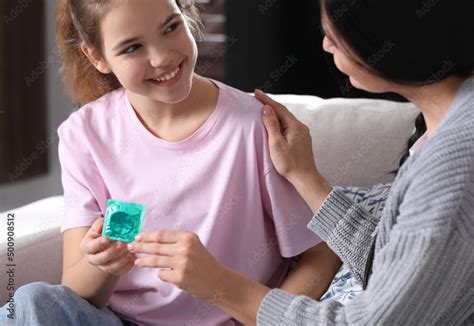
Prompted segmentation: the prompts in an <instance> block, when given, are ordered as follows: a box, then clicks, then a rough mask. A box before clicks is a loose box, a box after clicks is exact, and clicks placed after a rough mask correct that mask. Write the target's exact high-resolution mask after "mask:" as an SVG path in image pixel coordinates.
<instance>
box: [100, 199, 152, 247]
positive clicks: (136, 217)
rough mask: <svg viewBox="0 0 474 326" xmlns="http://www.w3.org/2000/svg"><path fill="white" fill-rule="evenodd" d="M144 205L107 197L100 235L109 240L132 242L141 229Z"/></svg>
mask: <svg viewBox="0 0 474 326" xmlns="http://www.w3.org/2000/svg"><path fill="white" fill-rule="evenodd" d="M144 214H145V206H144V205H141V204H134V203H127V202H121V201H118V200H113V199H109V200H108V201H107V210H106V212H105V221H104V227H103V229H102V235H103V236H107V237H109V239H111V240H116V241H122V242H127V243H128V242H133V241H135V236H137V235H138V234H139V233H140V232H141V230H142V223H143V216H144Z"/></svg>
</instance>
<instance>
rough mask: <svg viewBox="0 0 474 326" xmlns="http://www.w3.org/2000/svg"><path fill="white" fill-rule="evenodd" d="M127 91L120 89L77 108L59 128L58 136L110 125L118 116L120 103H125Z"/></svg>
mask: <svg viewBox="0 0 474 326" xmlns="http://www.w3.org/2000/svg"><path fill="white" fill-rule="evenodd" d="M124 96H125V89H123V88H119V89H116V90H114V91H112V92H109V93H107V94H105V95H103V96H102V97H100V98H98V99H97V100H95V101H92V102H89V103H87V104H85V105H83V106H81V107H78V108H76V109H75V110H74V111H73V112H72V113H71V114H70V115H69V117H68V118H67V119H66V120H65V121H63V122H62V123H61V124H60V126H59V127H58V134H59V135H60V136H61V135H66V134H68V133H73V132H82V133H86V132H88V131H91V130H93V129H96V130H98V129H100V128H101V127H103V126H105V125H107V124H110V121H111V120H113V119H115V118H116V117H117V114H118V109H119V108H120V107H121V105H120V103H122V102H123V103H124V101H125V99H124Z"/></svg>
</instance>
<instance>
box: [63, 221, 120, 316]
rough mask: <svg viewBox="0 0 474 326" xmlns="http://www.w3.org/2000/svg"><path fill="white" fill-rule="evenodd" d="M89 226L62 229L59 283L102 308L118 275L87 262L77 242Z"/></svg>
mask: <svg viewBox="0 0 474 326" xmlns="http://www.w3.org/2000/svg"><path fill="white" fill-rule="evenodd" d="M88 230H89V228H73V229H69V230H66V231H64V245H63V246H64V259H63V275H62V280H61V284H62V285H64V286H67V287H68V288H70V289H71V290H73V291H74V292H76V293H77V294H78V295H79V296H80V297H81V298H83V299H85V300H87V301H88V302H89V303H90V304H92V305H94V306H96V307H97V308H99V309H101V308H103V307H104V306H105V305H106V303H107V301H108V300H109V299H110V297H111V296H112V292H113V289H114V287H115V285H116V283H117V281H118V279H119V277H117V276H114V275H111V274H108V273H105V272H103V271H101V270H100V269H98V268H97V267H95V266H93V265H91V264H89V262H88V261H87V260H86V258H85V256H84V255H83V254H82V253H81V251H80V250H79V244H80V242H81V240H82V239H83V238H84V236H85V235H86V234H87V232H88Z"/></svg>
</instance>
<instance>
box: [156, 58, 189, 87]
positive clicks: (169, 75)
mask: <svg viewBox="0 0 474 326" xmlns="http://www.w3.org/2000/svg"><path fill="white" fill-rule="evenodd" d="M183 63H184V61H183V62H181V63H180V64H179V66H178V67H176V68H175V69H174V70H172V71H170V72H168V73H166V74H163V75H161V76H160V77H157V78H152V79H150V81H152V82H154V83H163V82H166V81H170V80H173V79H174V78H175V77H176V76H177V75H178V74H179V72H180V71H181V69H183Z"/></svg>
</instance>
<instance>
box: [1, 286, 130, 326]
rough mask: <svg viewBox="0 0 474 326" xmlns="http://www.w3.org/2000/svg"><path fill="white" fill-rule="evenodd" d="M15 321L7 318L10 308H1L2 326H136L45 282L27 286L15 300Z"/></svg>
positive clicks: (18, 291)
mask: <svg viewBox="0 0 474 326" xmlns="http://www.w3.org/2000/svg"><path fill="white" fill-rule="evenodd" d="M13 299H14V304H15V308H14V309H15V311H14V314H13V317H14V319H11V318H8V314H9V313H10V312H9V311H8V310H7V308H8V304H6V305H4V306H3V307H1V308H0V325H16V326H25V325H28V326H43V325H48V326H63V325H68V326H76V325H77V326H79V325H80V326H88V325H107V326H123V325H134V324H133V323H129V322H127V321H123V320H121V319H120V317H119V316H117V315H116V314H115V313H114V312H113V311H112V310H110V309H109V308H108V307H105V308H102V309H97V307H95V306H93V305H92V304H90V303H89V302H88V301H86V300H84V299H82V298H81V297H79V295H77V294H76V293H75V292H74V291H72V290H71V289H69V288H68V287H65V286H62V285H50V284H48V283H44V282H35V283H30V284H26V285H24V286H22V287H20V288H18V289H17V290H16V292H15V294H14V296H13Z"/></svg>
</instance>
